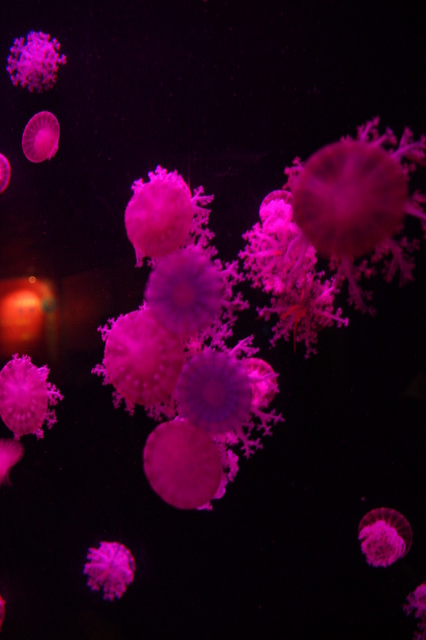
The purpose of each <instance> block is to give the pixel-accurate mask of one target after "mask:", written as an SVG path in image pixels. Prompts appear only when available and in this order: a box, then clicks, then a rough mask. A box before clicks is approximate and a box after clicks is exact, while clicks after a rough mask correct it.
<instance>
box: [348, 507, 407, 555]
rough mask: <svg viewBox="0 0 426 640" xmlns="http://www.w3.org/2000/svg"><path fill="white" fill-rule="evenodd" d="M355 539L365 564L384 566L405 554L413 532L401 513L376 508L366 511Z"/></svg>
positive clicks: (385, 508) (384, 508)
mask: <svg viewBox="0 0 426 640" xmlns="http://www.w3.org/2000/svg"><path fill="white" fill-rule="evenodd" d="M358 539H359V540H360V541H361V550H362V552H363V553H364V555H365V557H366V560H367V562H368V564H370V565H372V566H373V567H388V566H390V565H391V564H393V563H394V562H396V561H397V560H399V559H401V558H403V557H404V556H405V555H406V554H407V553H408V552H409V550H410V549H411V545H412V542H413V530H412V528H411V525H410V523H409V522H408V520H407V519H406V518H405V517H404V516H403V515H402V513H399V512H398V511H396V510H395V509H389V508H387V507H380V508H378V509H373V510H372V511H369V512H368V513H366V514H365V516H364V517H363V518H362V519H361V521H360V523H359V525H358Z"/></svg>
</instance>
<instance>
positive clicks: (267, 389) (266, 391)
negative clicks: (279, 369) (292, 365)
mask: <svg viewBox="0 0 426 640" xmlns="http://www.w3.org/2000/svg"><path fill="white" fill-rule="evenodd" d="M242 362H243V364H244V365H245V367H246V369H247V371H248V374H249V380H250V386H251V392H252V407H259V408H262V407H267V406H268V405H270V404H271V402H272V400H273V399H274V398H275V396H276V395H277V393H278V384H277V378H278V374H277V373H275V371H274V370H273V368H272V367H271V365H270V364H268V363H267V362H265V360H261V359H260V358H246V359H245V360H242Z"/></svg>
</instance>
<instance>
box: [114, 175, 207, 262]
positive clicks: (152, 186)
mask: <svg viewBox="0 0 426 640" xmlns="http://www.w3.org/2000/svg"><path fill="white" fill-rule="evenodd" d="M148 175H149V182H146V183H144V182H143V181H142V180H137V181H136V182H134V183H133V186H132V189H133V197H132V198H131V199H130V201H129V204H128V205H127V208H126V212H125V216H124V222H125V226H126V231H127V236H128V238H129V240H130V242H131V243H132V245H133V247H134V249H135V252H136V264H137V265H138V266H140V265H141V264H142V260H143V258H145V257H150V258H161V257H163V256H166V255H168V254H169V253H172V252H173V251H176V249H178V248H179V247H180V246H181V245H182V244H183V243H184V242H185V240H187V238H188V234H189V230H190V227H191V223H192V219H193V217H194V211H195V206H194V205H193V203H192V199H191V191H190V190H189V187H188V186H187V184H186V183H185V181H184V180H183V178H182V177H181V176H180V175H178V173H176V172H173V173H167V171H166V170H164V169H162V168H161V167H157V170H156V171H155V173H149V174H148Z"/></svg>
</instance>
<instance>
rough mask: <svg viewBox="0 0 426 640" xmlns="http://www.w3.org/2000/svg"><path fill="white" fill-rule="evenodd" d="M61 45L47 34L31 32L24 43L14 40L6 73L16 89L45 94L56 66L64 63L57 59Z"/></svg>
mask: <svg viewBox="0 0 426 640" xmlns="http://www.w3.org/2000/svg"><path fill="white" fill-rule="evenodd" d="M60 47H61V45H60V44H59V42H58V41H57V40H56V38H51V37H50V35H49V34H48V33H42V32H41V31H39V32H37V31H30V32H29V33H28V34H27V37H26V39H25V40H24V38H16V39H15V40H14V42H13V45H12V47H11V48H10V55H9V57H8V59H7V62H8V64H7V67H6V70H7V72H8V73H9V75H10V79H11V80H12V83H13V84H14V86H15V87H17V86H18V85H21V87H24V88H27V89H28V91H31V92H33V91H37V92H38V93H41V92H42V91H48V90H49V89H51V88H52V87H53V86H54V85H55V83H56V78H57V74H58V69H59V65H61V64H65V63H66V61H67V59H66V57H65V56H64V55H59V49H60Z"/></svg>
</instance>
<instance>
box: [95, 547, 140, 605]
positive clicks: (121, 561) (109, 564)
mask: <svg viewBox="0 0 426 640" xmlns="http://www.w3.org/2000/svg"><path fill="white" fill-rule="evenodd" d="M83 573H84V574H85V575H86V576H88V579H87V584H88V586H89V587H90V588H91V589H92V591H99V590H100V589H102V590H103V592H104V593H103V599H104V600H114V598H121V596H122V595H123V594H124V593H125V591H126V589H127V587H128V585H129V584H130V583H131V582H133V578H134V574H135V560H134V558H133V556H132V554H131V553H130V551H129V550H128V549H127V548H126V547H125V546H124V545H123V544H120V543H119V542H101V543H100V545H99V547H98V548H97V549H96V548H94V547H91V548H90V549H89V551H88V552H87V562H86V564H85V565H84V570H83Z"/></svg>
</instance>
